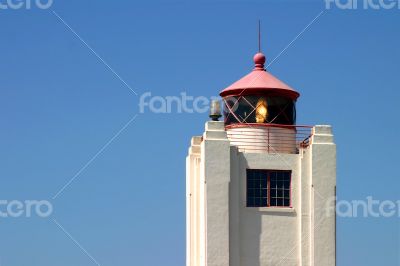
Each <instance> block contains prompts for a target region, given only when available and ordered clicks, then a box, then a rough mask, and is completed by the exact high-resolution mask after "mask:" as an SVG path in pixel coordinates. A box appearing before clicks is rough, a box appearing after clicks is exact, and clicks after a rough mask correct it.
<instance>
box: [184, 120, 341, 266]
mask: <svg viewBox="0 0 400 266" xmlns="http://www.w3.org/2000/svg"><path fill="white" fill-rule="evenodd" d="M186 162H187V176H186V179H187V266H217V265H218V266H277V265H285V266H287V265H289V266H290V265H293V266H294V265H296V266H299V265H301V266H334V265H335V202H334V196H335V185H336V172H335V169H336V150H335V144H334V143H333V136H332V132H331V128H330V127H329V126H316V127H314V128H313V136H312V138H311V144H310V146H308V147H307V148H304V149H301V150H300V152H299V154H286V153H246V152H239V151H238V149H237V148H236V147H235V146H231V145H230V142H229V140H228V139H227V136H226V132H225V129H224V124H223V122H211V121H210V122H207V123H206V130H205V132H204V134H203V137H194V138H193V140H192V145H191V148H190V149H189V155H188V157H187V161H186ZM246 169H270V170H291V171H292V183H291V198H292V206H291V207H281V208H274V207H259V208H254V207H246Z"/></svg>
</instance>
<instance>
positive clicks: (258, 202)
mask: <svg viewBox="0 0 400 266" xmlns="http://www.w3.org/2000/svg"><path fill="white" fill-rule="evenodd" d="M254 206H255V207H260V206H261V199H260V198H254Z"/></svg>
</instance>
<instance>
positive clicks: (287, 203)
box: [284, 199, 290, 207]
mask: <svg viewBox="0 0 400 266" xmlns="http://www.w3.org/2000/svg"><path fill="white" fill-rule="evenodd" d="M284 201H285V207H289V206H290V199H285V200H284Z"/></svg>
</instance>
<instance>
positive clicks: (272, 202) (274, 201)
mask: <svg viewBox="0 0 400 266" xmlns="http://www.w3.org/2000/svg"><path fill="white" fill-rule="evenodd" d="M271 206H276V199H273V198H271Z"/></svg>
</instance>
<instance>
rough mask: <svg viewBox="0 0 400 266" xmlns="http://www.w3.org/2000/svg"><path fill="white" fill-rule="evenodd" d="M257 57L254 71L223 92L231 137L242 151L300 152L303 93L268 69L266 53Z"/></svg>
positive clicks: (226, 125) (225, 119)
mask: <svg viewBox="0 0 400 266" xmlns="http://www.w3.org/2000/svg"><path fill="white" fill-rule="evenodd" d="M253 59H254V69H253V71H252V72H250V73H249V74H248V75H246V76H244V77H243V78H242V79H240V80H238V81H237V82H235V83H233V84H232V85H230V86H229V87H227V88H226V89H224V90H222V91H221V92H220V96H221V97H222V98H223V101H224V123H225V127H226V130H227V133H228V137H229V138H230V140H231V143H232V144H233V145H236V146H238V147H239V149H240V150H241V151H249V152H269V151H270V152H283V153H296V152H297V151H298V147H297V146H298V142H297V141H296V138H297V135H298V133H301V132H300V131H301V129H300V130H299V129H298V128H296V126H295V125H296V100H297V98H298V97H299V96H300V94H299V93H298V92H297V91H295V90H294V89H292V88H291V87H289V86H288V85H287V84H285V83H284V82H282V81H280V80H279V79H277V78H276V77H274V76H273V75H271V74H270V73H268V72H267V71H266V70H265V67H264V64H265V56H264V54H262V53H261V52H259V53H257V54H256V55H255V56H254V58H253ZM308 131H309V130H308ZM300 137H301V136H300Z"/></svg>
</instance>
